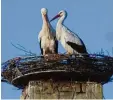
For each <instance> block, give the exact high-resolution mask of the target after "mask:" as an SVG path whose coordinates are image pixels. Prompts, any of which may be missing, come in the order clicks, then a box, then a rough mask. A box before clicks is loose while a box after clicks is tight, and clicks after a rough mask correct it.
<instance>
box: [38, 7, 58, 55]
mask: <svg viewBox="0 0 113 100" xmlns="http://www.w3.org/2000/svg"><path fill="white" fill-rule="evenodd" d="M41 13H42V20H43V25H42V30H41V31H40V33H39V36H38V39H39V41H40V48H41V54H42V55H46V54H52V53H57V52H58V43H57V40H56V36H55V30H54V29H53V28H52V26H51V25H50V23H49V20H48V16H47V9H45V8H42V9H41Z"/></svg>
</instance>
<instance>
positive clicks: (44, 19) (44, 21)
mask: <svg viewBox="0 0 113 100" xmlns="http://www.w3.org/2000/svg"><path fill="white" fill-rule="evenodd" d="M42 20H43V25H42V28H44V27H49V20H48V16H47V15H43V14H42Z"/></svg>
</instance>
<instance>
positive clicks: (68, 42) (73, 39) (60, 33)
mask: <svg viewBox="0 0 113 100" xmlns="http://www.w3.org/2000/svg"><path fill="white" fill-rule="evenodd" d="M58 17H60V18H59V20H58V23H57V25H56V37H57V39H58V40H59V41H60V42H61V44H62V46H63V47H64V48H65V50H66V51H67V54H71V55H72V54H80V53H87V51H86V47H85V45H84V43H83V41H82V40H81V38H80V37H79V36H78V35H77V34H75V33H73V32H72V31H70V30H69V29H68V28H67V27H66V26H64V25H63V21H64V19H65V18H66V12H65V11H60V12H59V14H58V15H56V16H55V17H54V18H53V19H52V20H54V19H56V18H58ZM52 20H51V21H52Z"/></svg>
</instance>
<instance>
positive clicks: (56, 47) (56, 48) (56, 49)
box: [55, 39, 58, 53]
mask: <svg viewBox="0 0 113 100" xmlns="http://www.w3.org/2000/svg"><path fill="white" fill-rule="evenodd" d="M55 44H56V45H55V53H58V41H57V40H56V39H55Z"/></svg>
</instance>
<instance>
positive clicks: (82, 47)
mask: <svg viewBox="0 0 113 100" xmlns="http://www.w3.org/2000/svg"><path fill="white" fill-rule="evenodd" d="M67 44H68V45H70V46H71V47H72V48H73V49H74V50H76V51H77V52H78V53H86V54H87V50H86V47H85V45H78V44H76V43H73V42H70V41H67Z"/></svg>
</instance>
